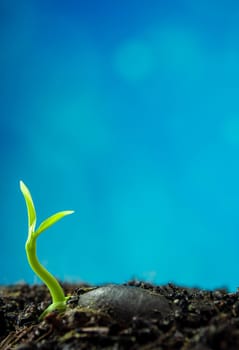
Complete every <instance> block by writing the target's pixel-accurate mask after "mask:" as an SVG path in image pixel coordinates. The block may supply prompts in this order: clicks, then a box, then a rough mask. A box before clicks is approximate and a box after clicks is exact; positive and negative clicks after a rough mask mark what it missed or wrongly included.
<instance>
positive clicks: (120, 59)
mask: <svg viewBox="0 0 239 350" xmlns="http://www.w3.org/2000/svg"><path fill="white" fill-rule="evenodd" d="M115 68H116V71H117V73H118V74H119V75H120V76H121V77H122V78H124V79H125V80H128V81H135V80H140V79H145V78H147V77H148V76H149V75H150V74H151V73H152V70H153V68H154V58H153V52H152V49H151V47H150V46H149V45H148V44H147V43H145V42H144V41H141V40H135V39H134V40H128V41H127V42H124V43H123V44H122V45H120V47H119V48H118V50H117V52H116V55H115Z"/></svg>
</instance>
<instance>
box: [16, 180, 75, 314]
mask: <svg viewBox="0 0 239 350" xmlns="http://www.w3.org/2000/svg"><path fill="white" fill-rule="evenodd" d="M20 189H21V192H22V194H23V196H24V199H25V201H26V206H27V215H28V237H27V241H26V244H25V249H26V254H27V260H28V263H29V265H30V266H31V268H32V270H33V271H34V272H35V274H36V275H37V276H38V277H39V278H40V279H41V280H42V282H43V283H45V285H46V286H47V288H48V289H49V292H50V294H51V297H52V303H51V305H49V306H48V307H47V308H46V310H44V311H43V313H42V314H41V316H40V320H42V319H43V318H44V317H45V316H46V315H47V314H48V313H50V312H52V311H54V310H58V311H60V312H63V311H65V309H66V302H67V300H68V299H69V297H67V296H65V294H64V291H63V289H62V287H61V286H60V284H59V283H58V281H57V280H56V278H55V277H54V276H53V275H52V274H51V273H50V272H48V271H47V270H46V268H45V267H44V266H42V264H41V263H40V262H39V260H38V257H37V254H36V240H37V237H38V236H39V235H40V234H41V233H42V232H43V231H45V230H46V229H48V228H49V227H50V226H52V225H53V224H55V223H56V222H57V221H59V220H60V219H62V218H63V217H64V216H66V215H70V214H72V213H74V211H73V210H65V211H61V212H58V213H56V214H54V215H52V216H50V217H48V218H47V219H46V220H44V221H43V222H42V223H41V224H40V226H39V227H38V228H37V230H35V228H36V220H37V217H36V210H35V206H34V203H33V200H32V196H31V193H30V191H29V189H28V188H27V186H26V185H25V184H24V183H23V182H22V181H20Z"/></svg>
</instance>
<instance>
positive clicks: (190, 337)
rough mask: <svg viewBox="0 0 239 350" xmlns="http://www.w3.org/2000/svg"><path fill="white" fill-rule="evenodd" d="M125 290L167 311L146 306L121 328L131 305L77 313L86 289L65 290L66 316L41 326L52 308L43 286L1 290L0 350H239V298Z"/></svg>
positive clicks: (165, 289) (168, 288) (173, 289)
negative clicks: (159, 299)
mask: <svg viewBox="0 0 239 350" xmlns="http://www.w3.org/2000/svg"><path fill="white" fill-rule="evenodd" d="M128 285H132V286H134V287H136V288H142V289H144V290H145V289H146V290H147V291H150V293H151V292H153V294H154V298H155V294H160V295H163V296H164V297H165V298H166V299H165V300H166V303H167V304H168V306H167V305H166V306H167V307H165V305H164V311H162V312H160V310H159V309H158V310H156V311H157V312H154V313H152V312H149V313H148V314H147V305H146V308H145V310H144V314H143V315H140V314H139V313H138V311H137V312H135V313H136V315H135V316H132V315H131V314H130V317H128V318H127V317H126V318H125V322H124V315H125V316H127V308H128V307H129V305H130V304H129V303H130V300H124V299H122V298H121V299H120V302H119V303H117V300H116V305H117V307H116V309H113V313H112V312H111V313H107V310H104V311H102V310H100V309H99V310H97V309H92V308H87V307H81V308H80V307H79V306H78V303H79V299H80V298H81V295H82V294H84V293H85V291H86V290H85V287H86V286H82V285H78V286H76V285H70V284H64V285H63V287H64V290H65V291H66V293H70V294H72V295H73V297H72V299H70V300H69V306H68V310H67V311H66V312H65V313H63V314H56V313H52V314H49V315H48V316H47V317H46V319H44V320H43V321H41V322H39V321H38V317H39V315H40V314H41V312H42V311H43V310H44V308H45V307H46V306H48V305H49V303H50V297H49V293H48V291H47V289H46V288H45V287H44V286H29V285H26V284H22V285H20V284H19V285H15V286H5V287H0V349H4V350H11V349H18V350H34V349H40V350H48V349H53V350H54V349H55V350H61V349H64V350H75V349H79V350H81V349H87V350H90V349H112V350H126V349H140V350H143V349H144V350H153V349H157V350H174V349H175V350H176V349H177V350H180V349H181V350H238V349H239V293H228V292H227V291H226V290H216V291H203V290H200V289H190V288H182V287H178V286H175V285H173V284H168V285H165V286H155V285H150V284H147V283H143V282H134V281H132V282H129V283H128ZM128 299H130V298H128ZM143 300H144V299H143ZM107 302H108V303H110V302H109V301H107ZM114 302H115V300H114ZM143 303H144V304H147V303H148V302H146V303H145V302H143ZM108 307H109V309H110V307H111V306H110V304H109V305H108ZM153 308H154V306H153ZM159 308H160V306H159ZM151 311H152V310H151ZM118 312H119V314H120V317H118V316H119V315H118V314H117V313H118ZM132 312H134V311H132V310H131V313H132Z"/></svg>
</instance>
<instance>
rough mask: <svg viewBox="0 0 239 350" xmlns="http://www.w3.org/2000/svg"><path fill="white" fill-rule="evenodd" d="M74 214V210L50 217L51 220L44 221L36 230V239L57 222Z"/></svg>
mask: <svg viewBox="0 0 239 350" xmlns="http://www.w3.org/2000/svg"><path fill="white" fill-rule="evenodd" d="M73 213H74V211H73V210H65V211H60V212H59V213H56V214H53V215H52V216H49V218H47V219H46V220H44V221H43V222H42V223H41V225H40V226H39V227H38V229H37V230H36V232H35V235H36V237H37V236H39V234H40V233H42V232H43V231H45V230H46V229H48V228H49V227H50V226H52V225H54V224H55V223H56V222H57V221H59V220H61V219H62V218H64V216H66V215H70V214H73Z"/></svg>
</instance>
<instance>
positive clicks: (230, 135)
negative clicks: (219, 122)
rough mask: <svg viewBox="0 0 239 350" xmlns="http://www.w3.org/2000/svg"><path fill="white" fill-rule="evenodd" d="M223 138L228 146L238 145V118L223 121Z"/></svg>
mask: <svg viewBox="0 0 239 350" xmlns="http://www.w3.org/2000/svg"><path fill="white" fill-rule="evenodd" d="M223 137H224V139H225V141H226V142H227V143H228V144H231V145H239V116H237V117H233V118H229V119H227V120H226V121H225V123H224V127H223Z"/></svg>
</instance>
